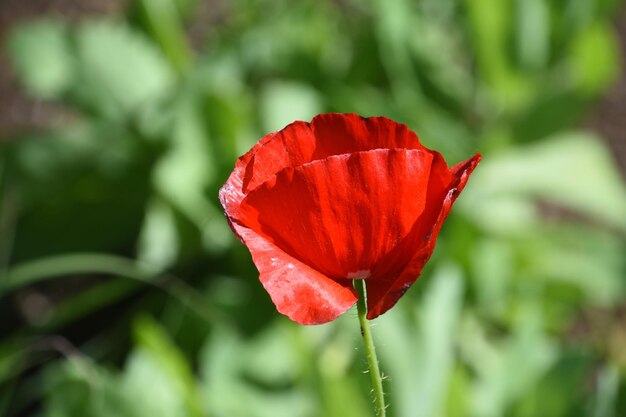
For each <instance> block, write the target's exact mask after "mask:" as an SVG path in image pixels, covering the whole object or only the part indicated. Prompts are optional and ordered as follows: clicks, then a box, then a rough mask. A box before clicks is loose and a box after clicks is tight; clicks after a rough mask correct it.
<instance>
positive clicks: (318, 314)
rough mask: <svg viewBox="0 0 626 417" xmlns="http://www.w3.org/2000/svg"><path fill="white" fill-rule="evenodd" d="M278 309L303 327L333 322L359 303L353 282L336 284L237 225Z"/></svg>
mask: <svg viewBox="0 0 626 417" xmlns="http://www.w3.org/2000/svg"><path fill="white" fill-rule="evenodd" d="M234 228H235V229H237V230H236V232H237V234H238V235H239V236H241V237H242V239H243V241H244V243H245V244H246V246H248V248H249V249H250V253H251V254H252V259H253V261H254V264H255V265H256V267H257V269H258V270H259V273H260V276H259V279H260V280H261V283H262V284H263V287H265V290H266V291H267V292H268V293H269V295H270V297H271V298H272V302H273V303H274V305H276V309H277V310H278V311H279V312H280V313H282V314H285V315H286V316H288V317H289V318H290V319H291V320H293V321H295V322H297V323H300V324H322V323H327V322H329V321H332V320H334V319H336V318H337V317H339V316H340V315H341V314H343V313H344V312H345V311H346V310H348V309H349V308H350V307H352V305H354V303H355V302H356V300H357V295H356V292H355V291H354V289H353V288H352V283H351V282H350V281H346V282H341V283H339V282H336V281H334V280H332V279H330V278H328V277H326V276H324V275H322V274H321V273H319V272H318V271H316V270H314V269H312V268H310V267H309V266H307V265H305V264H303V263H302V262H300V261H298V260H297V259H294V258H292V257H291V256H289V255H288V254H286V253H285V252H283V251H282V250H281V249H279V248H277V247H276V246H275V245H274V244H273V243H272V242H270V241H269V240H268V239H266V238H264V237H263V236H261V235H259V234H258V233H256V232H255V231H253V230H250V229H248V228H245V227H242V226H240V225H237V224H235V225H234Z"/></svg>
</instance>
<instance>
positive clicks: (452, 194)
mask: <svg viewBox="0 0 626 417" xmlns="http://www.w3.org/2000/svg"><path fill="white" fill-rule="evenodd" d="M480 159H481V155H480V154H476V155H474V156H473V157H472V158H470V159H468V160H467V161H464V162H462V163H460V164H458V165H456V166H454V167H453V168H451V169H450V170H449V172H446V171H447V166H446V165H445V162H443V159H442V158H441V159H439V160H438V159H437V158H436V159H435V161H433V167H432V174H431V179H430V182H429V186H428V188H429V190H428V198H427V200H428V206H427V207H426V209H425V210H424V213H423V214H422V216H421V217H420V218H419V220H418V221H417V222H416V227H417V229H418V231H416V232H413V233H414V234H412V237H413V239H416V238H417V239H418V241H417V242H419V243H421V244H417V245H416V246H414V248H413V253H414V255H413V258H412V259H411V261H410V262H409V263H408V264H405V267H404V270H403V271H401V273H399V274H396V273H395V271H393V272H391V273H389V275H387V276H389V277H391V278H392V279H378V280H368V281H367V294H368V299H367V304H368V313H367V318H368V319H370V320H371V319H373V318H376V317H378V316H379V315H381V314H383V313H385V312H386V311H387V310H389V309H390V308H391V307H393V306H394V305H395V304H396V302H397V301H398V299H399V298H400V297H402V295H404V293H405V292H406V291H407V290H408V289H409V288H410V287H411V285H413V283H414V282H415V281H416V280H417V278H418V277H419V275H420V273H421V271H422V268H423V267H424V265H425V264H426V262H427V261H428V259H429V258H430V256H431V254H432V253H433V250H434V249H435V243H436V241H437V236H438V235H439V230H440V229H441V226H442V225H443V222H444V221H445V220H446V218H447V217H448V214H449V213H450V210H451V209H452V204H453V203H454V201H455V200H456V199H457V197H458V196H459V193H460V192H461V191H462V190H463V188H464V187H465V184H466V183H467V180H468V179H469V176H470V174H471V173H472V171H473V170H474V168H476V166H477V165H478V163H479V162H480ZM444 167H445V168H444ZM444 169H445V170H444ZM420 240H421V242H420ZM413 242H415V240H413Z"/></svg>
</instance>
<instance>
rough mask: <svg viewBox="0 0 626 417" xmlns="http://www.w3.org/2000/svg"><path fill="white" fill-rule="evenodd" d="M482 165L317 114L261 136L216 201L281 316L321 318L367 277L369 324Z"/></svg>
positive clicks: (357, 122)
mask: <svg viewBox="0 0 626 417" xmlns="http://www.w3.org/2000/svg"><path fill="white" fill-rule="evenodd" d="M479 161H480V155H479V154H477V155H475V156H474V157H472V158H471V159H469V160H467V161H465V162H461V163H460V164H458V165H456V166H454V167H452V168H448V166H447V165H446V162H445V161H444V159H443V157H442V156H441V155H440V154H439V153H438V152H435V151H431V150H429V149H427V148H425V147H424V146H423V145H422V144H420V142H419V139H418V138H417V135H416V134H415V133H413V132H411V131H410V130H409V129H408V128H407V126H405V125H403V124H400V123H396V122H394V121H392V120H390V119H387V118H385V117H371V118H363V117H360V116H357V115H354V114H323V115H319V116H316V117H315V118H314V119H313V120H312V121H311V122H310V123H306V122H294V123H292V124H290V125H289V126H287V127H286V128H284V129H283V130H281V131H279V132H276V133H271V134H269V135H267V136H265V137H264V138H263V139H261V140H260V141H259V142H258V143H257V144H256V145H255V146H254V147H253V148H252V149H251V150H250V151H249V152H248V153H246V154H245V155H243V156H242V157H241V158H239V159H238V160H237V163H236V165H235V169H234V170H233V172H232V174H231V175H230V178H229V179H228V181H227V182H226V184H225V185H224V186H223V187H222V189H221V190H220V201H221V203H222V206H223V207H224V210H225V213H226V216H227V218H228V221H229V223H230V225H231V227H232V229H233V231H234V232H235V234H236V235H237V236H238V237H239V239H240V240H241V241H242V242H243V243H244V244H246V245H247V246H248V249H249V250H250V253H251V254H252V259H253V261H254V263H255V265H256V267H257V268H258V270H259V273H260V280H261V282H262V284H263V286H264V287H265V289H266V290H267V292H268V293H269V294H270V297H271V298H272V301H273V302H274V304H275V305H276V308H277V309H278V311H279V312H281V313H283V314H285V315H287V316H289V317H290V318H291V319H292V320H294V321H296V322H298V323H301V324H320V323H326V322H329V321H331V320H334V319H335V318H337V317H338V316H339V315H341V314H342V313H344V312H345V311H346V310H348V309H349V308H350V307H351V306H352V305H353V304H354V303H355V302H356V300H357V295H356V292H355V290H354V289H353V287H352V280H353V279H365V280H366V287H367V294H368V297H367V307H368V318H369V319H372V318H374V317H377V316H379V315H380V314H382V313H384V312H385V311H387V310H388V309H390V308H391V307H392V306H393V305H394V304H395V303H396V302H397V301H398V299H399V298H400V297H401V296H402V295H403V294H404V293H405V292H406V290H407V289H408V288H409V287H410V286H411V285H412V284H413V282H415V280H417V278H418V276H419V275H420V272H421V270H422V267H423V266H424V264H425V263H426V261H427V260H428V259H429V258H430V255H431V254H432V252H433V249H434V246H435V241H436V239H437V235H438V233H439V229H440V228H441V225H442V223H443V221H444V220H445V218H446V217H447V216H448V213H449V212H450V209H451V207H452V203H453V202H454V200H455V199H456V198H457V196H458V195H459V193H460V192H461V190H462V189H463V187H464V186H465V183H466V182H467V179H468V177H469V175H470V173H471V172H472V171H473V170H474V168H475V167H476V165H477V164H478V162H479Z"/></svg>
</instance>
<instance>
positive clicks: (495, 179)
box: [459, 132, 626, 233]
mask: <svg viewBox="0 0 626 417" xmlns="http://www.w3.org/2000/svg"><path fill="white" fill-rule="evenodd" d="M539 201H542V202H548V203H552V204H556V205H559V206H563V207H565V208H567V209H569V210H572V211H575V212H579V213H581V214H584V215H587V216H591V217H592V218H594V219H597V220H600V221H602V222H606V223H608V224H610V225H612V226H614V227H618V228H620V229H621V230H622V231H626V216H625V215H624V213H626V187H625V186H624V183H623V181H622V179H621V177H620V175H619V173H618V171H617V168H616V167H615V163H614V161H613V159H612V157H611V156H610V155H609V153H608V151H607V149H606V147H605V146H604V145H603V144H602V142H601V141H600V140H599V139H598V138H596V137H594V136H592V135H590V134H587V133H582V132H570V133H562V134H560V135H556V136H553V137H551V138H547V139H546V140H545V141H543V142H541V143H536V144H532V145H528V146H523V147H518V148H516V149H510V150H507V151H503V152H500V153H497V154H491V155H485V158H484V160H483V162H482V163H481V165H480V166H479V168H478V169H477V170H476V172H475V174H474V175H473V176H472V179H471V180H470V184H469V186H468V187H467V191H466V192H464V195H463V197H462V198H461V199H459V203H460V204H459V206H460V207H462V210H464V211H465V212H466V213H467V214H469V215H470V216H471V217H472V218H474V219H475V220H476V221H477V222H478V223H479V224H481V226H484V227H485V228H487V229H490V230H506V231H508V232H509V233H510V232H514V231H519V232H522V231H523V230H526V231H527V232H531V231H532V229H528V227H531V226H532V224H534V223H536V222H537V221H538V219H539V212H538V211H537V202H539Z"/></svg>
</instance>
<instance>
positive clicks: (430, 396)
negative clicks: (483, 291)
mask: <svg viewBox="0 0 626 417" xmlns="http://www.w3.org/2000/svg"><path fill="white" fill-rule="evenodd" d="M429 280H431V281H432V283H431V286H430V287H429V288H428V292H427V293H426V294H425V298H424V300H423V303H422V304H420V305H418V306H416V308H414V309H413V310H412V311H413V316H414V318H415V320H416V323H417V325H415V324H412V323H411V322H409V321H407V319H406V318H404V317H403V316H402V310H401V309H399V308H396V309H394V310H391V311H390V312H388V313H387V314H385V315H384V316H382V317H381V318H380V319H378V323H380V326H376V327H374V330H375V336H376V338H377V339H378V340H379V342H378V343H377V346H378V347H379V349H380V351H381V354H382V371H383V372H384V373H385V374H386V375H391V376H392V378H391V380H390V382H389V384H388V391H389V392H390V396H391V404H393V406H394V409H395V410H396V411H395V415H397V416H401V417H413V416H424V417H431V416H433V417H434V416H439V415H442V413H443V412H444V410H445V408H446V404H445V401H446V399H447V393H448V386H449V383H450V379H451V377H452V372H453V369H454V361H455V359H454V347H455V342H456V333H457V326H458V322H459V319H460V314H461V308H462V303H463V299H462V296H463V281H462V276H461V273H460V271H459V270H458V269H457V268H456V267H454V266H444V267H441V268H440V269H438V270H436V271H435V273H434V274H433V276H432V277H430V278H429ZM405 301H406V300H405ZM407 358H408V359H407Z"/></svg>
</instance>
